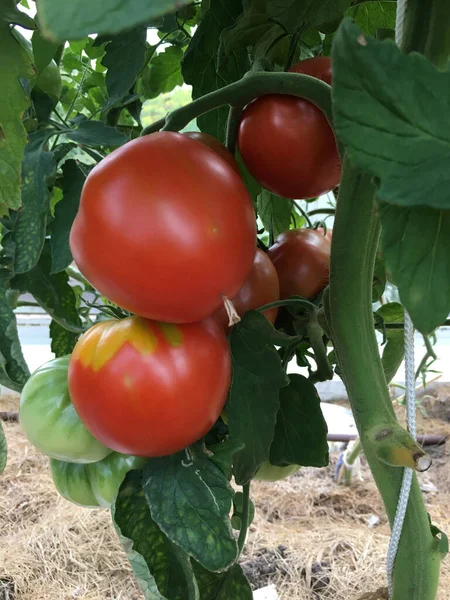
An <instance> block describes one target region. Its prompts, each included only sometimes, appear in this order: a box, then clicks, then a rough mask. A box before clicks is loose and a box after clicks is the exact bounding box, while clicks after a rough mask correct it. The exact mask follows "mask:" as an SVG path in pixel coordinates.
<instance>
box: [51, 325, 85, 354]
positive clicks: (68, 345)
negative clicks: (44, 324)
mask: <svg viewBox="0 0 450 600" xmlns="http://www.w3.org/2000/svg"><path fill="white" fill-rule="evenodd" d="M78 337H79V336H78V334H77V333H74V332H73V331H68V330H67V329H64V328H63V327H61V325H58V323H57V322H56V321H53V320H52V322H51V323H50V338H51V340H52V341H51V351H52V352H53V354H54V355H55V356H56V358H58V357H59V356H67V355H68V354H72V350H73V349H74V347H75V344H76V343H77V340H78Z"/></svg>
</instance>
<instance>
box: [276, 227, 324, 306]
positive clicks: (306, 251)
mask: <svg viewBox="0 0 450 600" xmlns="http://www.w3.org/2000/svg"><path fill="white" fill-rule="evenodd" d="M330 250H331V245H330V243H329V242H328V241H327V240H326V238H325V237H324V236H323V235H321V234H320V233H318V232H317V231H314V230H313V229H292V230H291V231H285V232H284V233H282V234H281V235H279V236H278V238H277V239H276V241H275V244H274V245H273V246H272V247H271V248H269V257H270V259H271V260H272V262H273V264H274V266H275V269H276V270H277V273H278V278H279V281H280V298H282V299H283V300H284V299H286V298H289V297H290V296H302V297H303V298H308V299H311V298H314V296H316V295H317V294H318V293H319V292H321V291H322V290H323V289H324V288H325V287H326V286H327V285H328V279H329V270H330Z"/></svg>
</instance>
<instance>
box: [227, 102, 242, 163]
mask: <svg viewBox="0 0 450 600" xmlns="http://www.w3.org/2000/svg"><path fill="white" fill-rule="evenodd" d="M243 108H244V107H243V106H230V112H229V113H228V121H227V133H226V139H225V146H226V147H227V148H228V150H229V151H230V152H231V154H233V155H234V153H235V152H236V143H237V138H238V129H239V122H240V120H241V113H242V109H243Z"/></svg>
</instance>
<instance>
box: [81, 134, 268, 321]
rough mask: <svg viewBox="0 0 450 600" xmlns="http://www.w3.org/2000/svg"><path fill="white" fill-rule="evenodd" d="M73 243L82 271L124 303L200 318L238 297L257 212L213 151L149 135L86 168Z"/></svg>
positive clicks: (173, 317) (170, 317)
mask: <svg viewBox="0 0 450 600" xmlns="http://www.w3.org/2000/svg"><path fill="white" fill-rule="evenodd" d="M70 247H71V249H72V254H73V257H74V259H75V261H76V263H77V265H78V267H79V268H80V270H81V271H82V273H83V274H84V275H85V277H86V278H87V279H88V280H89V281H90V282H91V283H92V284H93V285H94V286H95V287H96V288H97V289H98V290H99V291H100V292H101V293H102V294H104V295H105V296H107V297H108V298H109V299H110V300H112V301H113V302H115V303H116V304H118V305H120V306H122V307H123V308H126V309H128V310H129V311H131V312H134V313H136V314H138V315H141V316H143V317H148V318H152V319H155V320H158V321H167V322H177V323H183V322H185V323H187V322H194V321H200V320H202V319H204V318H206V317H208V316H209V315H211V314H212V313H213V312H214V311H215V310H216V309H217V308H218V307H219V306H220V304H221V302H222V300H223V296H227V297H229V298H231V297H233V296H235V295H236V294H237V292H238V291H239V289H240V288H241V287H242V285H243V283H244V281H245V279H246V277H247V275H248V273H249V271H250V269H251V266H252V264H253V259H254V257H255V251H256V229H255V218H254V210H253V206H252V202H251V199H250V196H249V194H248V192H247V190H246V188H245V185H244V183H243V182H242V179H241V178H240V177H239V175H238V174H237V173H236V172H235V171H234V170H233V169H232V168H231V167H230V166H229V164H228V163H227V162H226V161H225V160H223V159H222V158H221V157H220V156H219V155H218V154H217V152H215V151H214V150H212V149H211V148H209V147H208V146H206V145H205V144H202V143H200V142H198V141H197V140H192V139H190V138H189V137H187V136H185V135H182V134H180V133H172V132H161V133H154V134H152V135H148V136H144V137H142V138H139V139H136V140H133V141H131V142H128V143H127V144H125V145H124V146H122V147H121V148H118V149H117V150H115V151H114V152H112V153H111V154H109V155H108V156H107V157H106V158H105V159H103V160H102V161H101V162H100V163H99V164H98V165H97V166H96V167H95V168H94V169H93V170H92V171H91V173H90V174H89V176H88V178H87V179H86V183H85V184H84V187H83V191H82V195H81V203H80V209H79V211H78V215H77V217H76V219H75V221H74V224H73V227H72V231H71V234H70Z"/></svg>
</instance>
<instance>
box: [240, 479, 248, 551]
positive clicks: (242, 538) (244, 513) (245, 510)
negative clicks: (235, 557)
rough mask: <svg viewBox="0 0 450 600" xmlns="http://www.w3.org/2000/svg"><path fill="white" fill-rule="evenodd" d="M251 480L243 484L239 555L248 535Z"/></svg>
mask: <svg viewBox="0 0 450 600" xmlns="http://www.w3.org/2000/svg"><path fill="white" fill-rule="evenodd" d="M249 499H250V482H249V483H246V484H244V485H243V486H242V517H241V529H240V531H239V538H238V549H239V556H240V555H241V554H242V550H243V548H244V544H245V538H246V537H247V529H248V517H249V508H250V502H249Z"/></svg>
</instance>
